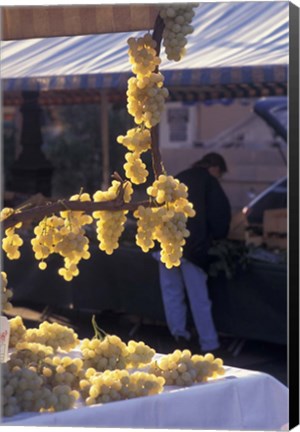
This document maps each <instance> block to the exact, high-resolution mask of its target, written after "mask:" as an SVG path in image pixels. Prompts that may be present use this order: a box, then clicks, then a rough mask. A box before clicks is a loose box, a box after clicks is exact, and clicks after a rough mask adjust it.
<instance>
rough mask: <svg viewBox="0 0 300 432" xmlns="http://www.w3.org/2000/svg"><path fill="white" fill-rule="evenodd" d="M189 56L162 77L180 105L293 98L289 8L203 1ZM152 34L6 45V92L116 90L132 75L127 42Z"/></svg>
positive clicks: (284, 4) (169, 65) (164, 68)
mask: <svg viewBox="0 0 300 432" xmlns="http://www.w3.org/2000/svg"><path fill="white" fill-rule="evenodd" d="M193 25H194V28H195V29H194V33H193V34H192V35H189V36H188V46H187V54H186V56H185V57H184V58H183V59H182V60H181V61H180V62H177V63H176V62H170V61H168V60H167V59H166V57H165V54H164V51H163V50H162V64H161V66H160V69H161V71H162V72H163V74H164V76H165V85H166V86H167V87H168V88H169V90H170V93H171V94H170V97H171V99H173V100H176V99H178V98H181V99H186V100H187V101H189V100H205V99H209V98H230V97H239V96H240V97H247V96H251V97H252V96H254V97H255V96H261V95H263V96H267V95H277V94H286V92H287V75H288V50H289V39H288V38H289V3H288V2H287V1H275V2H237V3H218V2H217V3H200V6H199V7H198V8H197V9H196V16H195V17H194V20H193ZM144 33H145V32H144V31H136V32H131V33H112V34H98V35H83V36H72V37H52V38H42V39H27V40H18V41H4V42H2V68H1V69H2V70H1V76H2V90H3V91H4V92H5V93H7V92H12V93H13V92H21V91H25V90H33V91H35V90H37V91H41V92H44V91H45V92H52V93H53V92H55V91H67V90H77V91H83V90H88V89H89V90H90V89H95V90H99V89H103V88H106V89H114V90H116V91H120V92H122V91H124V90H125V89H126V86H127V79H128V77H129V76H131V75H132V73H131V70H130V64H129V62H128V56H127V50H128V46H127V42H126V41H127V39H128V37H130V36H134V37H136V36H140V35H143V34H144Z"/></svg>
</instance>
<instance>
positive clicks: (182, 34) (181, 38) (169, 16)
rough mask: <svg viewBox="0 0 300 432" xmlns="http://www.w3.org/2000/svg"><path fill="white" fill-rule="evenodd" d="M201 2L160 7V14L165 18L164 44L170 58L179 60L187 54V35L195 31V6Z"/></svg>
mask: <svg viewBox="0 0 300 432" xmlns="http://www.w3.org/2000/svg"><path fill="white" fill-rule="evenodd" d="M198 6H199V3H178V4H176V3H173V4H168V5H162V6H161V7H160V12H159V13H160V16H161V18H162V19H163V20H164V24H165V28H164V31H163V45H164V47H165V52H166V56H167V58H168V60H174V61H179V60H181V59H182V57H183V56H184V55H185V52H186V50H185V46H186V44H187V38H186V36H187V35H188V34H191V33H193V31H194V28H193V26H192V25H191V22H192V19H193V16H194V15H195V12H194V10H193V9H194V8H196V7H198Z"/></svg>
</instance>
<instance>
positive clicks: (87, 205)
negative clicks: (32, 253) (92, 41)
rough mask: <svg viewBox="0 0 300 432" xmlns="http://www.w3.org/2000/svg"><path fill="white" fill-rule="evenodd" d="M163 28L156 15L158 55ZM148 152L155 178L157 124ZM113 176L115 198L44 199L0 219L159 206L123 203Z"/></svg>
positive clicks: (10, 222) (8, 223) (10, 221)
mask: <svg viewBox="0 0 300 432" xmlns="http://www.w3.org/2000/svg"><path fill="white" fill-rule="evenodd" d="M163 30H164V21H163V19H162V18H161V17H160V16H159V15H158V16H157V18H156V21H155V24H154V29H153V34H152V38H153V39H154V40H155V42H156V53H157V55H159V53H160V47H161V41H162V35H163ZM156 72H158V67H157V68H156ZM151 154H152V168H153V172H154V175H155V178H158V177H159V176H160V175H161V174H163V171H164V169H163V163H162V159H161V154H160V150H159V144H158V125H157V126H155V127H153V128H152V129H151ZM112 177H113V178H115V179H117V180H118V181H120V183H121V187H120V190H119V194H118V196H117V198H115V199H113V200H109V201H102V202H93V201H84V202H83V201H79V200H78V201H70V200H67V199H62V200H58V201H56V202H52V201H51V202H46V203H45V204H43V205H39V206H32V207H31V206H30V205H28V206H27V207H25V208H24V209H22V208H20V209H17V210H16V211H15V212H14V213H12V214H11V215H10V216H8V217H7V218H6V219H5V220H4V221H3V222H2V226H3V229H4V230H6V229H7V228H10V227H13V226H15V225H16V224H17V223H19V222H22V223H23V222H30V221H35V220H41V219H43V218H44V217H45V216H50V215H52V214H54V213H57V212H60V211H64V210H66V209H68V210H72V211H84V212H85V213H88V214H90V213H93V212H94V211H101V210H109V211H120V210H129V211H134V210H136V209H137V208H138V207H139V206H140V205H142V206H143V207H152V206H155V207H156V206H158V204H157V203H155V202H153V201H150V200H147V201H138V202H131V203H125V202H124V200H123V194H124V187H126V181H124V180H123V179H121V176H120V175H119V174H118V173H116V172H115V173H114V174H113V175H112Z"/></svg>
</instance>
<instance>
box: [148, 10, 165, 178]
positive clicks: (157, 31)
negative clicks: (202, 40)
mask: <svg viewBox="0 0 300 432" xmlns="http://www.w3.org/2000/svg"><path fill="white" fill-rule="evenodd" d="M164 28H165V24H164V20H163V19H162V18H161V17H160V15H159V14H158V15H157V18H156V21H155V24H154V30H153V34H152V39H153V40H154V41H155V42H156V48H155V50H156V55H157V56H159V53H160V46H161V41H162V35H163V31H164ZM155 72H156V73H158V66H157V67H156V69H155ZM151 153H152V168H153V172H154V176H155V178H156V179H157V178H158V177H159V176H160V175H161V174H163V171H164V168H163V163H162V159H161V154H160V150H159V145H158V125H156V126H155V127H153V128H151Z"/></svg>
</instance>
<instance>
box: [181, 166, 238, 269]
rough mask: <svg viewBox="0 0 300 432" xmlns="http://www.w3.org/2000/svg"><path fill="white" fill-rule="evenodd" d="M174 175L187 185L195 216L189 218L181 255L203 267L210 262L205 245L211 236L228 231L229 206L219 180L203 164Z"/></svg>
mask: <svg viewBox="0 0 300 432" xmlns="http://www.w3.org/2000/svg"><path fill="white" fill-rule="evenodd" d="M176 178H178V180H179V181H180V182H182V183H184V184H185V185H186V186H187V187H188V188H189V191H188V199H189V201H190V202H192V203H193V205H194V209H195V211H196V216H194V217H193V218H189V219H188V223H187V229H188V230H189V231H190V236H189V237H188V238H187V239H186V244H185V246H184V249H183V256H184V257H185V258H186V259H188V260H189V261H191V262H192V263H194V264H196V265H198V266H199V267H201V268H203V269H207V266H208V264H209V255H208V249H209V247H210V245H211V242H212V240H217V239H222V238H225V237H226V236H227V234H228V231H229V226H230V219H231V210H230V204H229V201H228V198H227V196H226V195H225V193H224V191H223V189H222V187H221V185H220V183H219V181H218V180H217V179H216V178H215V177H213V176H212V175H211V174H209V172H208V171H207V170H206V169H205V168H201V167H196V168H189V169H187V170H185V171H182V172H181V173H179V174H178V175H177V176H176Z"/></svg>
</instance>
